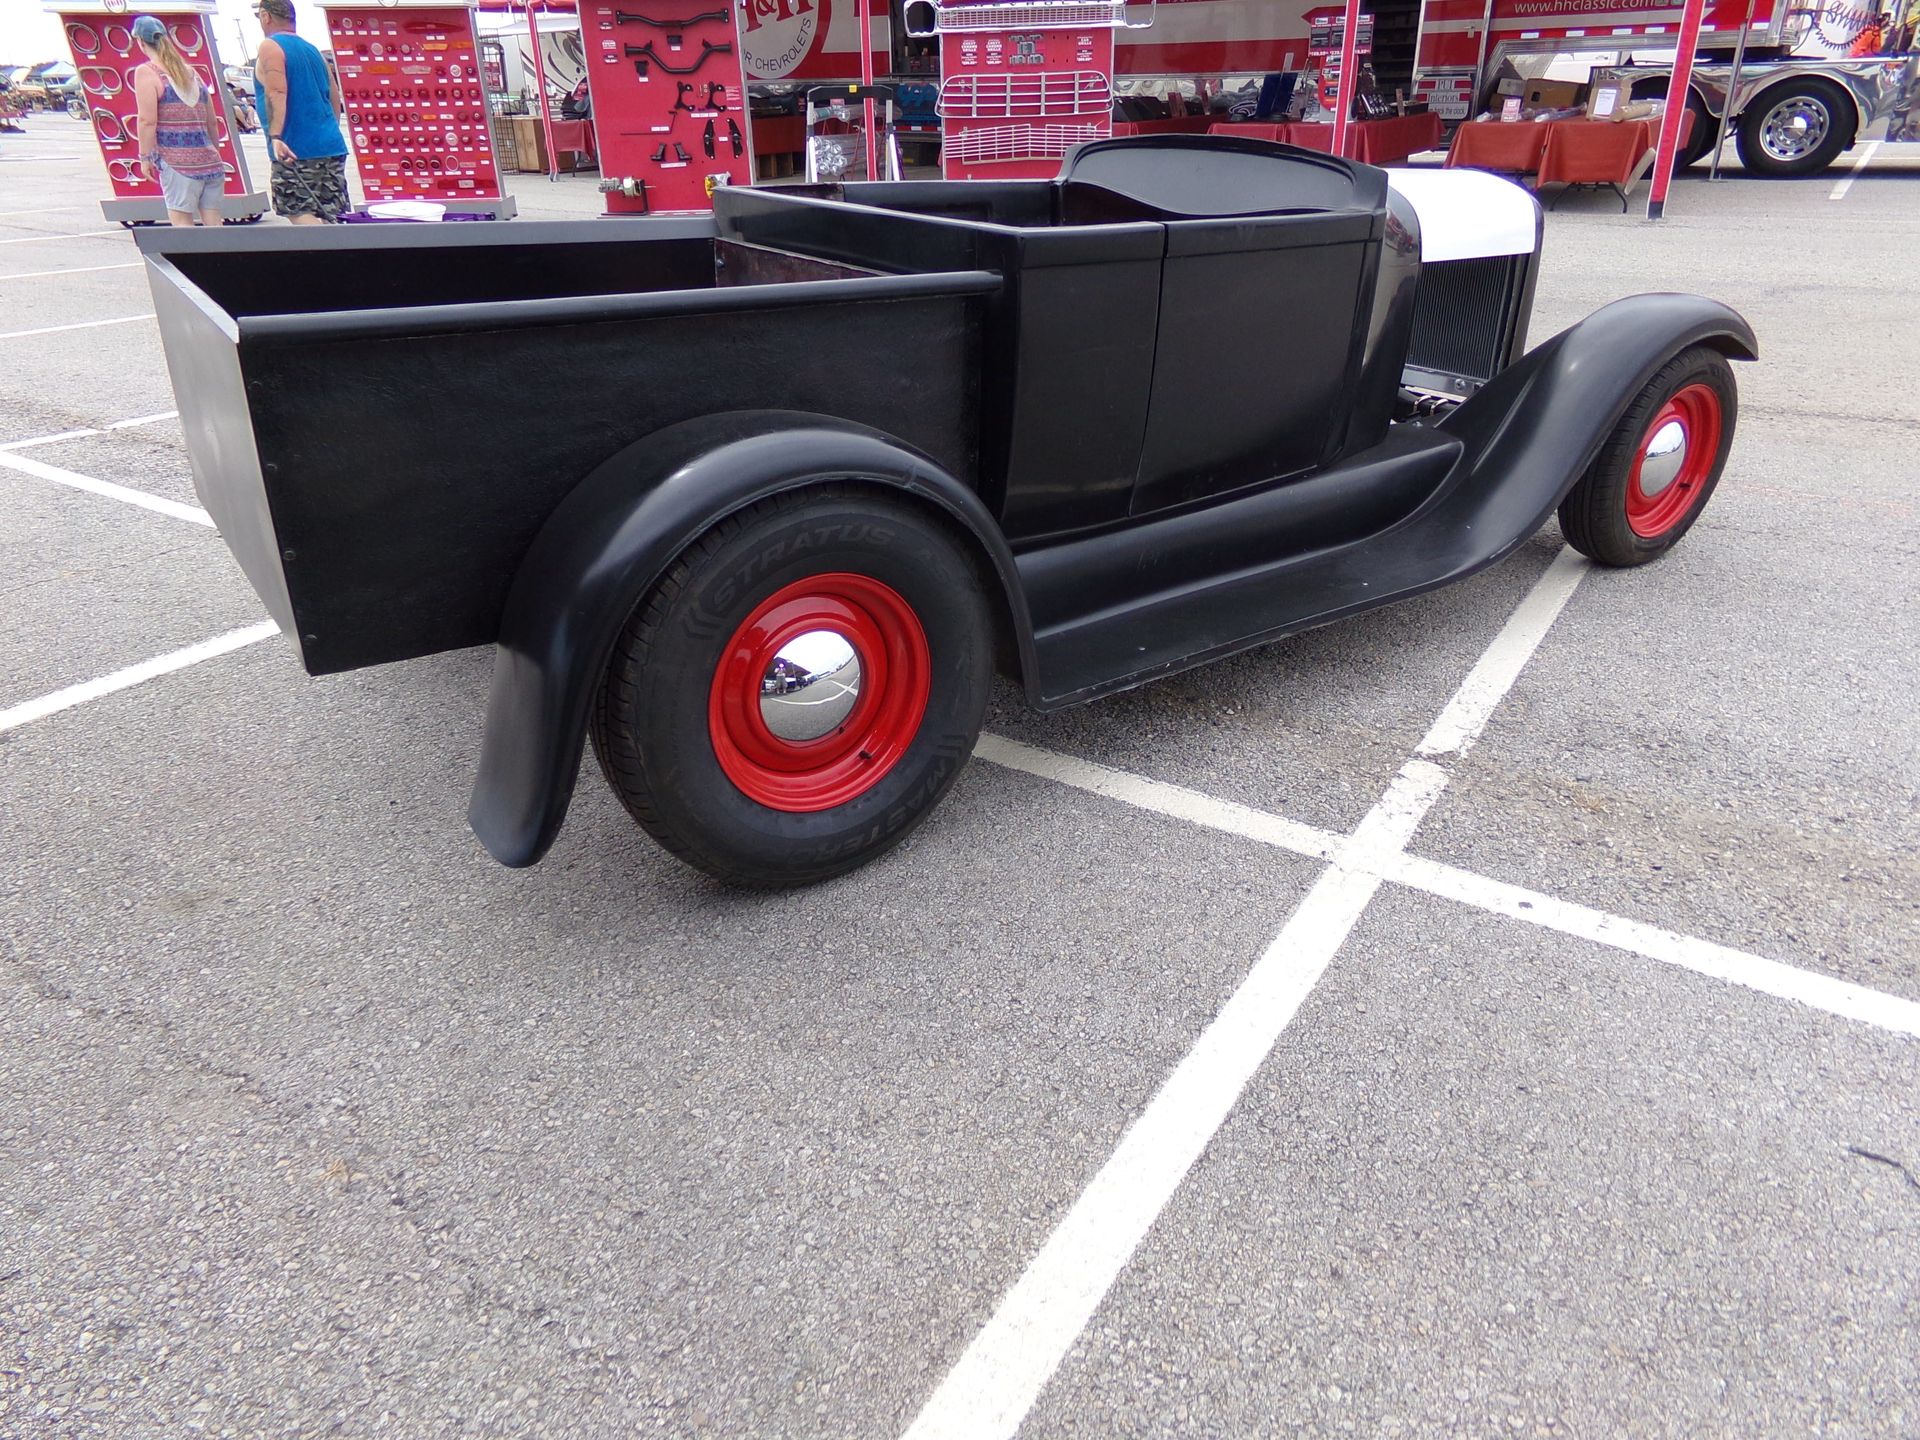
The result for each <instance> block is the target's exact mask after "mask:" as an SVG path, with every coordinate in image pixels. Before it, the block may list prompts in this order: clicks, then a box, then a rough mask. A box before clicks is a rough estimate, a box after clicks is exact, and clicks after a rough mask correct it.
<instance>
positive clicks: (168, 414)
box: [0, 410, 180, 450]
mask: <svg viewBox="0 0 1920 1440" xmlns="http://www.w3.org/2000/svg"><path fill="white" fill-rule="evenodd" d="M179 418H180V412H179V411H178V410H161V411H158V412H156V413H154V414H152V415H136V416H134V417H133V419H131V420H113V421H109V422H108V423H107V424H105V425H102V426H99V427H98V428H95V427H94V426H91V425H89V426H85V427H84V428H82V429H79V430H62V431H61V432H60V433H59V434H58V435H35V436H34V437H33V438H32V439H30V440H9V441H8V442H7V443H6V444H4V445H0V450H31V449H33V447H34V446H36V445H59V444H63V443H64V442H66V441H68V440H85V439H86V438H87V437H88V436H91V435H105V434H106V433H107V432H108V431H109V430H131V429H133V428H134V427H135V426H137V425H154V424H158V423H159V422H160V421H162V420H178V419H179Z"/></svg>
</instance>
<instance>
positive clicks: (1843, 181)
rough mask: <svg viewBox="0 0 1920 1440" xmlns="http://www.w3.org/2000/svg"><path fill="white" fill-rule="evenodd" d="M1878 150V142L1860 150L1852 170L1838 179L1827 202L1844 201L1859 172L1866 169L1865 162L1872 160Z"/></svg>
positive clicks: (1858, 176)
mask: <svg viewBox="0 0 1920 1440" xmlns="http://www.w3.org/2000/svg"><path fill="white" fill-rule="evenodd" d="M1879 149H1880V142H1879V141H1878V140H1875V141H1873V142H1872V143H1871V144H1869V145H1868V146H1867V148H1866V149H1864V150H1862V151H1861V152H1860V158H1859V159H1858V160H1856V161H1854V162H1853V168H1852V169H1851V170H1849V171H1847V173H1846V174H1845V175H1843V176H1841V177H1840V183H1839V184H1837V185H1835V186H1834V187H1833V192H1832V193H1831V194H1830V195H1828V196H1827V199H1829V200H1844V199H1846V198H1847V192H1848V191H1849V190H1851V189H1852V188H1853V182H1854V181H1856V180H1858V179H1859V178H1860V172H1861V171H1862V170H1864V169H1866V168H1867V162H1868V161H1869V160H1871V159H1873V157H1874V155H1875V154H1876V153H1877V152H1878V151H1879Z"/></svg>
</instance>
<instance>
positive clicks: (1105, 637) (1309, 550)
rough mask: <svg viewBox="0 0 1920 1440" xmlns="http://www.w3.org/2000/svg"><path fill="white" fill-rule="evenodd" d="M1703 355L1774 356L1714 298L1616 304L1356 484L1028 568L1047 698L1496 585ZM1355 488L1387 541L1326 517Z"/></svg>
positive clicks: (1105, 690) (1078, 699) (1399, 446)
mask: <svg viewBox="0 0 1920 1440" xmlns="http://www.w3.org/2000/svg"><path fill="white" fill-rule="evenodd" d="M1701 343H1705V344H1711V345H1715V346H1717V347H1719V348H1720V349H1722V350H1724V351H1725V352H1726V353H1728V354H1729V355H1731V356H1733V357H1735V358H1737V359H1745V360H1751V359H1754V358H1756V356H1757V353H1758V351H1757V347H1756V342H1755V341H1754V338H1753V332H1752V330H1751V329H1749V328H1748V326H1747V323H1746V322H1745V321H1744V320H1742V319H1741V318H1740V317H1739V316H1738V315H1737V314H1735V313H1734V312H1733V311H1732V310H1730V309H1728V308H1727V307H1726V306H1724V305H1721V304H1719V303H1717V302H1715V301H1712V300H1705V299H1702V298H1701V297H1699V296H1697V295H1636V296H1633V297H1630V298H1629V299H1626V300H1617V301H1615V302H1614V303H1613V304H1611V305H1607V306H1604V307H1602V308H1601V309H1599V310H1597V311H1595V312H1594V313H1593V314H1592V315H1591V316H1589V317H1588V318H1587V319H1585V320H1583V321H1581V322H1580V323H1579V324H1578V325H1575V326H1573V327H1572V328H1571V329H1568V330H1565V331H1562V332H1561V333H1560V334H1559V335H1556V336H1554V337H1553V339H1551V340H1549V341H1547V342H1546V343H1545V344H1543V345H1541V346H1540V347H1539V348H1538V349H1537V350H1534V351H1533V352H1532V353H1530V354H1529V355H1527V356H1526V357H1525V358H1524V359H1523V360H1521V361H1520V363H1519V364H1517V365H1515V366H1513V367H1512V368H1511V369H1509V370H1507V371H1505V372H1504V373H1502V374H1501V375H1499V376H1498V377H1496V378H1495V379H1494V381H1493V382H1492V383H1491V384H1489V385H1487V386H1486V387H1485V388H1484V389H1483V390H1481V391H1480V392H1479V394H1477V395H1475V396H1474V397H1473V398H1472V399H1471V400H1469V401H1467V402H1466V403H1465V404H1464V405H1462V406H1461V407H1460V408H1459V409H1458V410H1456V411H1454V412H1453V414H1451V415H1450V416H1448V417H1447V419H1446V420H1445V421H1443V422H1442V423H1440V424H1439V425H1436V426H1430V427H1429V426H1403V427H1400V429H1399V430H1397V431H1396V432H1395V433H1394V435H1393V437H1392V438H1391V439H1390V440H1389V441H1388V443H1387V444H1386V445H1384V446H1382V447H1381V448H1380V451H1379V452H1378V454H1377V455H1373V456H1368V455H1362V456H1356V457H1355V458H1354V461H1353V462H1352V465H1353V468H1352V470H1351V471H1349V472H1341V471H1335V472H1332V473H1330V474H1328V475H1326V476H1324V477H1320V478H1317V479H1315V480H1313V481H1310V482H1300V483H1296V484H1295V485H1293V486H1284V485H1283V486H1277V487H1274V488H1272V489H1270V490H1265V491H1259V492H1255V493H1253V494H1249V495H1246V496H1242V497H1236V498H1235V499H1232V500H1229V501H1226V502H1222V503H1219V504H1215V505H1212V506H1209V507H1206V508H1204V509H1199V510H1196V511H1194V512H1193V513H1192V514H1190V515H1179V516H1170V517H1166V518H1161V519H1156V520H1154V521H1152V522H1150V523H1148V524H1146V525H1141V526H1135V527H1131V528H1129V529H1126V530H1119V531H1113V532H1110V533H1107V534H1103V535H1099V536H1093V537H1089V538H1087V539H1084V540H1080V541H1077V542H1071V543H1070V544H1068V545H1064V546H1059V547H1055V548H1054V550H1053V551H1052V552H1042V553H1039V554H1034V555H1024V554H1023V555H1022V556H1021V557H1020V565H1021V573H1022V577H1023V579H1024V580H1025V581H1026V583H1027V585H1028V587H1029V599H1030V604H1031V607H1032V610H1033V614H1034V616H1035V621H1036V626H1037V633H1036V636H1035V652H1036V655H1037V656H1038V659H1039V663H1040V675H1041V679H1040V683H1039V685H1038V686H1036V685H1034V684H1033V683H1032V680H1031V679H1030V680H1029V684H1028V694H1029V697H1030V699H1031V700H1032V702H1033V703H1034V705H1035V706H1036V708H1039V709H1042V710H1054V709H1060V708H1064V707H1066V706H1069V705H1075V704H1080V703H1083V702H1085V701H1087V700H1091V699H1095V698H1097V697H1098V696H1101V695H1105V694H1110V693H1112V692H1113V691H1116V690H1124V689H1128V688H1130V687H1132V686H1135V685H1140V684H1143V683H1145V682H1146V681H1148V680H1152V679H1155V678H1157V677H1159V676H1162V675H1167V674H1171V673H1173V672H1175V671H1178V670H1184V669H1187V668H1189V667H1191V666H1194V665H1198V664H1201V663H1203V662H1205V661H1208V660H1214V659H1218V658H1219V657H1220V656H1222V655H1229V654H1232V653H1233V652H1235V651H1238V650H1245V649H1248V648H1250V647H1252V646H1254V645H1259V644H1263V643H1265V642H1267V641H1271V640H1277V639H1279V638H1280V637H1282V636H1284V635H1287V634H1291V633H1293V632H1295V631H1298V630H1305V629H1308V628H1310V627H1312V626H1315V625H1323V624H1326V623H1327V622H1328V621H1331V620H1337V619H1339V618H1340V617H1341V616H1343V615H1350V614H1354V613H1356V612H1358V611H1361V610H1370V609H1374V608H1376V607H1378V606H1381V605H1385V604H1389V603H1391V602H1393V601H1396V600H1403V599H1406V598H1408V597H1410V596H1414V595H1419V594H1422V593H1424V592H1426V591H1428V590H1434V589H1437V588H1439V587H1440V586H1442V585H1446V584H1450V583H1452V582H1453V581H1455V580H1464V579H1465V578H1466V577H1467V576H1469V575H1472V574H1474V573H1475V572H1476V571H1479V570H1483V569H1485V568H1486V567H1487V566H1489V565H1491V564H1493V563H1494V562H1495V561H1497V560H1499V559H1501V558H1502V557H1503V556H1505V555H1506V554H1507V553H1508V552H1509V551H1511V550H1512V549H1513V548H1514V547H1515V546H1516V545H1518V544H1520V543H1521V542H1522V541H1523V540H1525V539H1526V538H1527V537H1528V536H1529V535H1532V534H1533V533H1534V532H1535V531H1537V530H1538V529H1539V528H1540V527H1541V526H1542V525H1544V524H1545V523H1546V521H1547V517H1548V516H1550V515H1552V514H1553V512H1554V509H1555V507H1556V506H1558V505H1559V503H1560V501H1561V498H1562V497H1563V496H1565V494H1566V493H1567V491H1568V490H1570V489H1571V488H1572V487H1573V485H1574V482H1575V481H1577V480H1578V479H1579V478H1580V475H1581V473H1582V472H1583V471H1585V469H1586V468H1587V466H1588V465H1589V464H1591V463H1592V460H1593V457H1594V455H1595V454H1597V453H1598V451H1599V449H1600V446H1601V444H1602V443H1603V441H1604V440H1605V438H1606V435H1607V432H1608V431H1610V430H1611V429H1612V428H1613V425H1614V422H1615V421H1616V420H1618V419H1619V417H1620V415H1621V413H1622V412H1623V411H1624V410H1625V409H1626V407H1627V405H1628V404H1629V403H1630V402H1631V401H1632V399H1633V397H1634V396H1635V395H1636V394H1637V393H1638V392H1639V390H1640V388H1641V387H1642V386H1644V385H1645V384H1646V383H1647V381H1648V380H1650V379H1651V378H1652V377H1653V374H1654V372H1655V371H1657V370H1658V369H1659V368H1660V367H1661V365H1663V364H1665V363H1666V361H1667V360H1668V359H1670V358H1672V356H1674V355H1675V354H1677V353H1678V352H1679V351H1681V350H1683V349H1685V348H1686V347H1687V346H1689V345H1695V344H1701ZM1343 474H1344V475H1345V477H1346V478H1347V479H1348V481H1349V482H1350V483H1352V484H1353V485H1354V487H1355V489H1354V495H1355V497H1356V498H1355V507H1354V509H1355V511H1364V512H1365V513H1366V514H1367V515H1368V516H1369V517H1370V518H1371V519H1372V520H1377V521H1379V522H1380V523H1379V525H1378V527H1377V528H1373V529H1370V530H1366V531H1364V532H1362V533H1355V531H1356V519H1357V517H1356V514H1354V513H1351V512H1349V510H1348V509H1347V507H1346V506H1344V505H1342V504H1340V503H1338V501H1337V499H1336V497H1335V496H1334V495H1333V494H1332V493H1331V492H1329V493H1328V494H1327V495H1326V496H1325V497H1324V499H1325V501H1326V503H1325V504H1324V505H1315V504H1313V503H1310V502H1311V501H1312V500H1316V499H1320V498H1322V497H1319V496H1315V495H1314V490H1317V489H1318V487H1320V486H1321V485H1323V484H1328V483H1329V482H1335V481H1337V480H1339V479H1340V478H1341V477H1342V475H1343ZM1423 486H1425V487H1427V488H1426V491H1425V493H1424V494H1422V493H1420V492H1421V489H1422V487H1423ZM1310 487H1311V488H1310ZM1296 492H1297V493H1298V494H1299V496H1300V498H1299V499H1298V500H1296V499H1295V495H1296ZM1263 552H1264V553H1263ZM1250 558H1251V563H1249V559H1250ZM1096 576H1104V577H1107V583H1106V584H1105V585H1104V586H1101V587H1098V588H1096V587H1095V586H1094V585H1093V583H1092V582H1093V577H1096Z"/></svg>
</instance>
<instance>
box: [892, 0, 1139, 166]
mask: <svg viewBox="0 0 1920 1440" xmlns="http://www.w3.org/2000/svg"><path fill="white" fill-rule="evenodd" d="M1146 13H1147V18H1146V19H1145V20H1144V21H1138V22H1136V21H1133V20H1131V19H1129V18H1128V17H1129V7H1128V5H1127V3H1126V0H978V3H969V0H914V3H912V4H909V5H908V6H907V7H906V10H905V15H904V19H905V23H906V26H907V30H908V33H909V34H920V35H937V36H939V37H940V73H941V74H942V75H944V76H945V77H946V78H945V80H944V81H943V82H942V84H941V87H940V95H939V99H938V101H937V102H936V105H935V108H936V110H937V111H938V113H939V115H940V119H941V147H940V154H941V166H942V169H943V170H944V172H945V174H946V176H947V178H948V179H949V180H970V179H985V178H988V177H993V178H996V179H1039V178H1043V177H1045V176H1048V175H1051V174H1052V173H1053V172H1054V171H1055V170H1057V169H1058V168H1059V161H1060V157H1061V156H1063V155H1065V154H1066V153H1067V152H1068V151H1070V150H1072V149H1073V148H1074V147H1075V146H1076V145H1083V144H1085V143H1087V142H1088V141H1090V140H1101V139H1104V138H1106V137H1107V136H1108V135H1110V134H1112V133H1113V47H1114V34H1115V32H1116V31H1119V30H1123V29H1145V28H1146V26H1148V25H1150V24H1152V23H1153V20H1152V15H1153V3H1152V0H1149V3H1148V5H1147V7H1146ZM1035 122H1040V123H1035Z"/></svg>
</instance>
